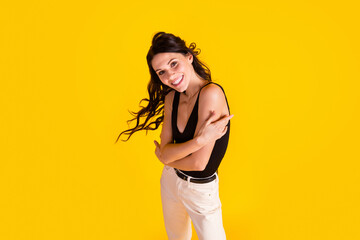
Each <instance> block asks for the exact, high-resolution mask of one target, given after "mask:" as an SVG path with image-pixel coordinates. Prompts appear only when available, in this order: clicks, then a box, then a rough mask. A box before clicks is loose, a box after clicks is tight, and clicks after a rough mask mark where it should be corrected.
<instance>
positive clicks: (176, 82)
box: [172, 76, 183, 85]
mask: <svg viewBox="0 0 360 240" xmlns="http://www.w3.org/2000/svg"><path fill="white" fill-rule="evenodd" d="M182 78H183V77H182V76H181V78H179V79H178V80H176V81H175V82H173V83H172V84H173V85H176V84H178V83H179V82H180V81H181V79H182Z"/></svg>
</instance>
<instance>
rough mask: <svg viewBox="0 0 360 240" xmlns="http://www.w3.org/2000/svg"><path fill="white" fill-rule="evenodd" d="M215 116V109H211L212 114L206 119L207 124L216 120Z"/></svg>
mask: <svg viewBox="0 0 360 240" xmlns="http://www.w3.org/2000/svg"><path fill="white" fill-rule="evenodd" d="M214 117H215V111H210V115H209V117H208V119H206V123H207V124H210V123H212V122H213V120H214Z"/></svg>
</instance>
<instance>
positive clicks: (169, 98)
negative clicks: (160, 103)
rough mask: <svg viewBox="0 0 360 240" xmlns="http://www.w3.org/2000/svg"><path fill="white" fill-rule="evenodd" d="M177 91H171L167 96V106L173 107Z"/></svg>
mask: <svg viewBox="0 0 360 240" xmlns="http://www.w3.org/2000/svg"><path fill="white" fill-rule="evenodd" d="M174 95H175V91H174V90H171V91H170V92H169V93H168V94H166V96H165V102H164V104H165V106H172V103H173V100H174Z"/></svg>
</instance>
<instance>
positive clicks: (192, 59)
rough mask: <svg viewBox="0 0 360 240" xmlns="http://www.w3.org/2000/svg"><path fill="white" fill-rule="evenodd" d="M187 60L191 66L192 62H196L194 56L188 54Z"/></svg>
mask: <svg viewBox="0 0 360 240" xmlns="http://www.w3.org/2000/svg"><path fill="white" fill-rule="evenodd" d="M186 59H187V60H188V61H189V63H190V64H192V62H193V61H194V56H193V55H192V54H191V53H190V52H188V53H186Z"/></svg>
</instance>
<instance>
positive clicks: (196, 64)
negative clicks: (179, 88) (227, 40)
mask: <svg viewBox="0 0 360 240" xmlns="http://www.w3.org/2000/svg"><path fill="white" fill-rule="evenodd" d="M165 52H175V53H181V54H183V55H184V56H185V54H187V53H191V54H192V55H193V62H192V66H193V68H194V70H195V72H196V73H197V74H198V75H199V76H200V77H201V78H203V79H204V80H207V81H209V82H211V81H212V80H211V72H210V69H209V68H208V67H207V66H206V65H205V64H204V63H203V62H201V61H200V60H199V59H198V58H197V57H196V56H197V55H199V54H200V52H201V50H200V49H199V48H196V43H194V42H192V43H191V44H190V45H189V47H187V46H186V44H185V41H184V40H182V39H181V38H180V37H177V36H175V35H173V34H171V33H165V32H158V33H156V34H155V35H154V37H153V39H152V45H151V47H150V49H149V51H148V53H147V55H146V60H147V64H148V67H149V71H150V81H149V83H148V86H147V90H148V93H149V98H143V99H142V100H141V101H140V108H141V109H140V110H139V111H138V112H132V111H129V112H130V114H131V115H132V116H133V118H132V119H130V120H128V121H127V123H128V125H129V124H130V122H132V121H134V120H136V126H135V127H133V128H129V129H127V130H124V131H122V132H121V133H120V134H119V136H118V138H117V139H116V141H115V143H116V142H117V141H118V140H119V138H120V136H121V135H122V134H125V135H128V137H127V139H126V140H122V141H127V140H129V138H130V137H131V135H132V134H134V133H135V132H137V131H140V130H146V133H147V131H148V130H156V129H157V128H158V127H159V126H160V124H161V123H162V122H163V120H164V101H165V96H166V95H167V94H168V93H169V92H170V91H171V90H173V89H172V88H171V87H169V86H166V85H164V84H163V83H162V82H161V81H160V79H159V77H158V75H157V74H156V72H155V70H154V69H153V67H152V65H151V61H152V59H153V57H154V56H155V55H156V54H158V53H165ZM143 101H144V102H146V103H147V105H146V106H141V102H143Z"/></svg>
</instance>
